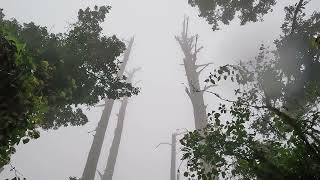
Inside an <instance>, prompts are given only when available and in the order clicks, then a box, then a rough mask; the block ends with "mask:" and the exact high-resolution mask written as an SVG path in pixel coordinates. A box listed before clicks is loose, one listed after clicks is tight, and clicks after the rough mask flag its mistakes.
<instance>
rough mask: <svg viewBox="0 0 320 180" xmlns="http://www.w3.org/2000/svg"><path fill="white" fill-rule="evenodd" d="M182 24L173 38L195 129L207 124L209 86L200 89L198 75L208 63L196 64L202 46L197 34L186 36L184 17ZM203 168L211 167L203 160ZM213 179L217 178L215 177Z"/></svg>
mask: <svg viewBox="0 0 320 180" xmlns="http://www.w3.org/2000/svg"><path fill="white" fill-rule="evenodd" d="M182 26H183V30H182V33H181V35H180V36H176V37H175V38H176V40H177V41H178V43H179V45H180V47H181V49H182V51H183V54H184V58H183V65H184V69H185V72H186V76H187V79H188V85H189V87H186V88H185V91H186V93H187V94H188V96H189V98H190V100H191V103H192V107H193V115H194V123H195V128H196V130H201V129H204V128H205V127H206V126H207V125H208V120H207V113H206V105H205V104H204V99H203V93H204V92H205V91H206V90H207V89H208V88H210V87H211V86H205V87H204V88H203V89H201V87H200V82H199V75H200V73H201V72H202V71H203V70H204V69H205V68H206V67H208V65H209V64H210V63H208V64H202V65H198V64H196V63H197V53H198V52H199V51H200V50H201V49H202V48H203V47H197V43H198V35H195V36H190V37H189V36H188V28H189V19H188V18H185V19H184V21H183V24H182ZM199 68H200V69H199ZM198 69H199V70H198ZM200 133H202V132H200ZM203 143H204V142H203ZM204 169H205V172H209V171H211V169H212V168H211V166H210V165H209V164H207V163H205V162H204ZM215 179H217V177H216V178H215Z"/></svg>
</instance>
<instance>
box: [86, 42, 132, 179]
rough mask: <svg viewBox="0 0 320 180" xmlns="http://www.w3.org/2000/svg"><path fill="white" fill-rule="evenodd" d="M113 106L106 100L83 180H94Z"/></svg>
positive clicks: (125, 55)
mask: <svg viewBox="0 0 320 180" xmlns="http://www.w3.org/2000/svg"><path fill="white" fill-rule="evenodd" d="M133 41H134V38H131V39H130V41H129V43H128V47H127V49H126V51H125V53H124V57H123V61H122V63H121V65H120V70H119V72H118V76H119V77H121V76H123V73H124V70H125V67H126V65H127V63H128V60H129V55H130V51H131V48H132V44H133ZM113 104H114V100H113V99H106V100H105V108H104V110H103V112H102V115H101V118H100V121H99V123H98V126H97V128H96V130H95V132H96V133H95V135H94V138H93V142H92V145H91V148H90V151H89V154H88V158H87V162H86V165H85V168H84V170H83V174H82V178H81V179H82V180H94V177H95V174H96V170H97V166H98V161H99V157H100V153H101V149H102V145H103V141H104V136H105V133H106V130H107V127H108V123H109V118H110V115H111V111H112V106H113Z"/></svg>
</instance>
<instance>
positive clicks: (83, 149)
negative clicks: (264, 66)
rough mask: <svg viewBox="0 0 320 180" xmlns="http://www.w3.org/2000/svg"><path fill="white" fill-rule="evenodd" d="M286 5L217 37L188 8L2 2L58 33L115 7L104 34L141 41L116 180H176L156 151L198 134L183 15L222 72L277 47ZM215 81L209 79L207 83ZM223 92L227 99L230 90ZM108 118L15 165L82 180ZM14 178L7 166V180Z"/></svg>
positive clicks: (42, 145) (147, 2) (22, 18)
mask: <svg viewBox="0 0 320 180" xmlns="http://www.w3.org/2000/svg"><path fill="white" fill-rule="evenodd" d="M313 1H314V3H313V4H312V5H310V6H312V8H313V9H318V10H319V7H320V1H318V2H315V1H317V0H313ZM285 2H292V0H284V1H283V4H279V5H278V6H277V7H276V9H275V11H274V12H273V13H271V14H269V15H267V16H266V17H265V21H264V22H263V23H255V24H248V25H246V26H244V27H240V26H239V24H238V23H236V22H234V23H232V24H231V26H226V27H222V28H223V30H220V31H217V32H213V31H212V30H211V26H210V25H208V24H207V23H206V22H205V20H204V19H201V18H198V16H197V14H198V12H197V10H196V9H195V8H191V7H190V6H189V5H188V4H187V0H111V1H110V0H109V1H108V0H104V1H102V0H54V1H49V0H47V1H44V0H0V7H1V8H3V9H4V12H5V14H6V17H7V18H12V17H15V18H16V19H17V20H18V21H19V22H30V21H34V22H35V23H36V24H39V25H42V26H47V27H48V29H49V30H51V31H52V32H64V31H66V30H67V27H68V24H70V23H73V22H75V20H76V17H77V12H78V9H79V8H85V7H87V6H91V7H92V6H93V5H111V6H112V10H111V12H110V13H109V14H108V15H107V18H106V22H105V23H103V27H104V33H106V34H107V35H112V34H116V35H117V36H118V37H119V38H120V39H122V38H124V39H129V38H130V37H131V36H132V35H135V43H134V46H133V49H132V53H131V56H130V60H129V67H128V68H127V69H130V68H134V67H142V71H140V72H138V73H137V74H136V80H141V81H142V82H141V83H140V84H139V86H140V87H141V88H142V90H141V93H140V94H139V95H138V96H136V97H133V98H131V100H130V101H129V105H128V108H127V113H126V120H125V126H124V132H123V136H122V142H121V145H120V152H119V155H118V160H117V165H116V170H115V173H114V178H113V179H114V180H129V179H130V180H165V179H169V169H170V147H169V146H168V147H167V146H160V147H159V148H158V149H156V150H155V146H156V145H157V144H159V143H160V142H169V141H170V140H171V133H172V132H173V131H175V129H178V128H188V129H193V126H194V123H193V114H192V107H191V102H190V101H189V99H188V96H187V95H186V94H185V91H184V85H183V84H182V83H185V82H186V77H185V75H184V71H183V70H184V69H183V67H182V66H181V65H179V64H181V63H182V52H181V50H180V47H179V45H178V43H177V42H176V41H175V39H174V35H177V34H180V31H181V29H182V27H181V23H182V21H183V17H184V15H187V16H190V21H191V22H190V24H191V26H190V30H191V31H192V32H193V33H197V34H199V36H200V41H199V44H201V45H203V46H204V49H203V51H202V52H201V54H200V55H199V62H203V63H207V62H213V63H214V64H215V65H223V64H226V63H234V62H237V61H239V60H240V59H242V60H247V59H249V58H252V57H254V56H255V55H256V54H257V52H258V46H259V45H260V44H261V43H266V44H269V45H270V44H272V42H273V40H274V39H275V38H277V37H278V36H279V34H280V33H281V32H280V26H281V22H282V20H283V17H284V16H283V15H284V14H283V7H284V4H285ZM208 73H209V71H206V72H204V75H203V76H202V77H203V80H204V78H205V77H206V76H207V75H208ZM218 89H219V90H220V91H221V90H223V91H224V92H225V91H226V90H227V89H230V87H219V88H218ZM206 102H207V103H208V104H209V106H208V107H209V109H208V110H210V109H211V108H212V107H213V106H214V105H216V104H217V103H215V102H217V99H215V98H213V97H212V96H210V95H208V96H206ZM118 104H119V103H117V107H116V108H114V113H113V114H114V115H113V116H112V118H111V120H110V123H109V124H110V127H109V128H108V132H107V133H106V138H105V140H106V141H105V145H104V149H103V151H102V154H103V156H102V157H101V158H100V160H101V162H100V164H99V169H100V171H103V170H104V167H105V162H106V159H107V155H108V148H109V147H110V144H111V141H112V136H113V129H114V127H115V122H116V121H115V120H116V116H115V114H116V113H117V112H116V111H118ZM210 107H211V108H210ZM101 112H102V108H91V110H89V111H88V117H89V121H90V122H89V123H88V124H87V125H85V126H83V127H67V128H61V129H59V130H57V131H52V130H50V131H48V132H43V133H41V137H40V138H39V139H37V140H33V141H31V142H29V143H28V144H25V145H20V146H19V147H18V151H17V153H16V154H14V155H13V156H12V164H13V165H14V166H15V167H16V168H17V170H18V171H20V172H21V173H22V174H23V175H24V177H26V178H27V179H28V180H63V179H68V177H69V176H77V177H80V176H81V174H82V171H83V168H84V165H85V161H86V159H87V154H88V152H89V148H90V146H91V142H92V139H93V136H92V133H91V134H88V131H92V130H94V128H95V126H96V123H97V121H98V120H99V119H100V115H101ZM12 176H13V172H10V171H9V166H7V168H6V170H5V171H4V172H3V173H2V174H1V175H0V179H4V178H7V177H12ZM96 179H99V178H98V176H96Z"/></svg>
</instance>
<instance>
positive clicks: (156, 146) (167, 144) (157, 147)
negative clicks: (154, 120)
mask: <svg viewBox="0 0 320 180" xmlns="http://www.w3.org/2000/svg"><path fill="white" fill-rule="evenodd" d="M161 145H169V146H171V145H172V144H171V143H159V144H158V145H157V146H156V148H155V149H157V148H158V147H159V146H161Z"/></svg>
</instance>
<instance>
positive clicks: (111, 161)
mask: <svg viewBox="0 0 320 180" xmlns="http://www.w3.org/2000/svg"><path fill="white" fill-rule="evenodd" d="M137 70H138V69H135V70H133V71H132V72H131V73H129V75H128V79H127V82H129V83H131V81H132V78H133V75H134V73H135V72H136V71H137ZM127 105H128V97H124V99H123V100H122V102H121V106H120V110H119V114H118V122H117V127H116V129H115V131H114V138H113V141H112V144H111V147H110V151H109V156H108V161H107V166H106V168H105V171H104V174H103V175H100V176H101V179H102V180H112V177H113V172H114V168H115V165H116V161H117V157H118V153H119V146H120V142H121V135H122V130H123V124H124V119H125V114H126V109H127Z"/></svg>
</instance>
